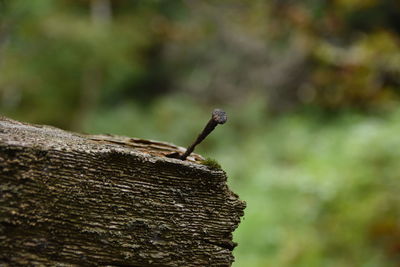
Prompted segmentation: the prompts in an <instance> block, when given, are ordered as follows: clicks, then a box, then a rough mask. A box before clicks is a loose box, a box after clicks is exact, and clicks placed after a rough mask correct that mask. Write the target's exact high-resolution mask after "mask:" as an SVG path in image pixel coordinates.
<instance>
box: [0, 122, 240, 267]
mask: <svg viewBox="0 0 400 267" xmlns="http://www.w3.org/2000/svg"><path fill="white" fill-rule="evenodd" d="M182 150H184V148H180V147H176V146H174V145H171V144H168V143H162V142H154V141H148V140H141V139H132V138H128V137H118V136H105V135H104V136H103V135H97V136H91V135H82V134H77V133H72V132H67V131H63V130H60V129H57V128H53V127H50V126H40V125H31V124H26V123H21V122H17V121H13V120H10V119H7V118H4V117H3V118H2V117H0V263H1V264H0V265H1V266H16V265H41V266H43V265H44V266H157V267H159V266H179V267H181V266H230V265H231V263H232V262H233V260H234V258H233V256H232V250H233V248H234V247H235V245H236V244H235V243H233V242H232V232H233V231H234V230H235V229H236V227H237V226H238V224H239V222H240V217H241V216H242V215H243V210H244V208H245V203H244V202H243V201H241V200H239V198H238V196H237V195H236V194H234V193H233V192H231V191H230V190H229V188H228V187H227V185H226V179H227V177H226V174H225V172H224V171H223V170H220V169H212V168H210V167H207V166H205V165H202V164H201V163H200V161H201V156H199V155H197V154H194V155H192V156H191V157H189V158H188V160H186V161H181V160H179V159H172V158H167V157H165V156H164V155H166V154H169V153H171V152H176V151H178V152H180V153H182ZM3 264H4V265H3Z"/></svg>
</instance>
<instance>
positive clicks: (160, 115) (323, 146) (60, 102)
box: [0, 0, 400, 267]
mask: <svg viewBox="0 0 400 267" xmlns="http://www.w3.org/2000/svg"><path fill="white" fill-rule="evenodd" d="M399 34H400V2H398V1H391V0H382V1H376V0H367V1H361V0H334V1H327V0H303V1H291V0H280V1H261V0H254V1H242V0H230V1H227V0H223V1H213V0H207V1H190V0H186V1H183V0H182V1H177V0H169V1H164V0H148V1H128V0H119V1H111V0H74V1H71V0H60V1H51V0H36V1H25V0H12V1H11V0H2V1H0V112H1V113H2V114H4V115H6V116H10V117H12V118H15V119H20V120H24V121H29V122H36V123H44V124H51V125H55V126H59V127H62V128H64V129H71V130H77V131H84V132H89V133H112V134H121V135H127V136H135V137H141V138H148V139H155V140H163V141H169V142H173V143H175V144H178V145H181V146H186V145H188V144H189V143H190V142H191V141H193V138H194V137H195V136H197V134H198V131H199V130H201V127H203V126H204V124H205V123H206V121H207V120H208V118H209V116H210V112H211V110H212V109H213V108H215V107H221V108H223V109H224V110H226V111H227V113H228V115H229V119H228V123H227V124H226V125H224V126H223V127H218V128H217V129H216V131H215V133H213V134H212V135H210V137H208V138H207V140H206V141H205V142H204V143H202V144H201V145H200V146H199V147H198V150H197V152H199V153H202V154H203V155H207V156H212V158H215V159H217V160H218V162H219V163H221V165H222V167H223V169H224V170H226V171H227V173H228V176H229V183H230V186H231V187H232V189H233V190H234V191H235V192H237V193H238V194H239V195H240V196H241V198H242V199H244V200H246V201H247V206H248V207H247V209H246V212H245V217H244V220H243V222H242V223H241V225H240V227H239V228H238V229H237V231H236V232H235V235H234V238H235V241H237V242H238V243H239V246H238V247H237V248H236V249H235V251H234V253H235V256H236V262H235V264H234V266H238V267H239V266H246V267H247V266H250V267H251V266H307V267H308V266H367V267H373V266H377V267H378V266H379V267H380V266H398V264H399V262H400V204H399V203H400V194H399V193H398V192H399V190H400V177H399V173H400V167H399V166H400V165H399V164H398V158H399V156H400V155H399V153H400V152H399V151H400V139H399V138H398V136H397V132H398V131H400V126H399V125H400V109H399V108H398V105H399V92H400V38H399ZM196 149H197V148H196Z"/></svg>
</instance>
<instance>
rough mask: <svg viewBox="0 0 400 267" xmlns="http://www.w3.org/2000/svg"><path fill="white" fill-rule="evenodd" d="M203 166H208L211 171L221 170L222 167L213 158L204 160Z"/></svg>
mask: <svg viewBox="0 0 400 267" xmlns="http://www.w3.org/2000/svg"><path fill="white" fill-rule="evenodd" d="M201 164H203V165H206V166H208V167H210V168H211V169H221V165H219V163H218V162H217V161H216V160H215V159H212V158H206V159H205V160H202V161H201Z"/></svg>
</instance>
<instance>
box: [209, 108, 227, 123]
mask: <svg viewBox="0 0 400 267" xmlns="http://www.w3.org/2000/svg"><path fill="white" fill-rule="evenodd" d="M212 118H213V120H214V121H216V122H217V123H218V124H224V123H225V122H226V121H227V120H228V116H227V115H226V113H225V111H223V110H222V109H218V108H217V109H214V110H213V112H212Z"/></svg>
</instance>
